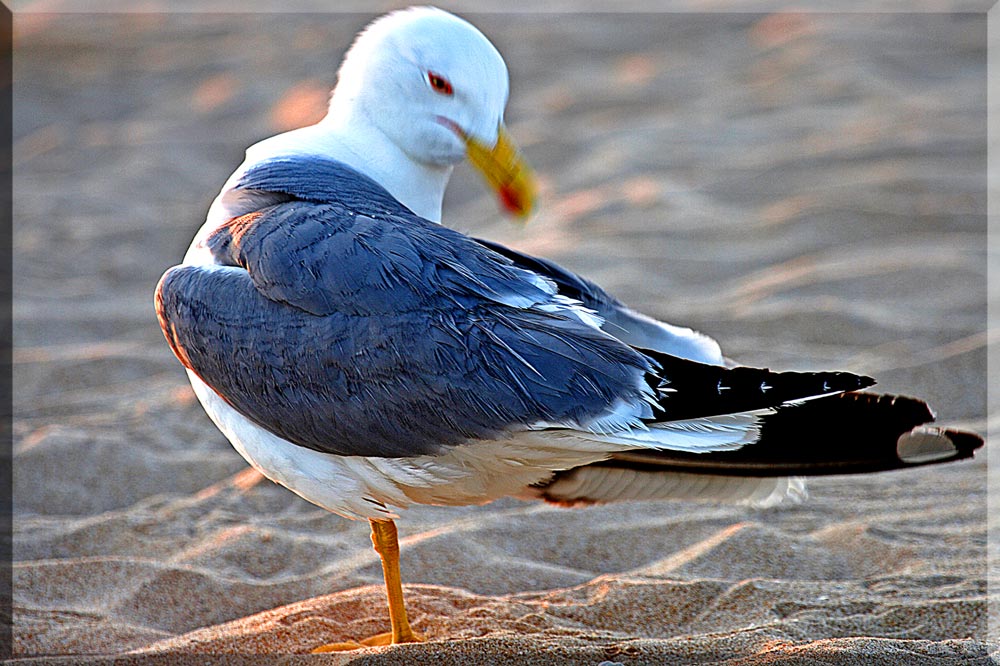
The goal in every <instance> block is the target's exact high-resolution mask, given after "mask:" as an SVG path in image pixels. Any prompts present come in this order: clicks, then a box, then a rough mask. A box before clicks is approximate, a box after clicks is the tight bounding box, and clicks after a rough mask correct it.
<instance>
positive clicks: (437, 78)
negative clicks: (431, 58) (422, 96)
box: [427, 72, 455, 95]
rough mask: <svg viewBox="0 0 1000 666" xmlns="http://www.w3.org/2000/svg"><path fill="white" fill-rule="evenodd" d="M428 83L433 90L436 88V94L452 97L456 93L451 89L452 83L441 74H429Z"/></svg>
mask: <svg viewBox="0 0 1000 666" xmlns="http://www.w3.org/2000/svg"><path fill="white" fill-rule="evenodd" d="M427 82H428V83H430V84H431V88H434V90H435V91H436V92H439V93H441V94H442V95H451V94H452V93H454V92H455V90H454V89H453V88H452V87H451V82H450V81H448V79H446V78H444V77H443V76H441V75H440V74H436V73H434V72H427Z"/></svg>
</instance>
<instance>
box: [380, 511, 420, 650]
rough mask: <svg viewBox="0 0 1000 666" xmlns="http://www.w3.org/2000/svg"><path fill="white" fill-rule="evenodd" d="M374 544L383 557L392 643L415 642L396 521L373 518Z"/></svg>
mask: <svg viewBox="0 0 1000 666" xmlns="http://www.w3.org/2000/svg"><path fill="white" fill-rule="evenodd" d="M369 522H370V523H371V525H372V545H373V546H375V552H376V553H378V555H379V557H380V558H381V559H382V577H383V578H384V579H385V596H386V598H387V599H388V601H389V622H390V623H391V624H392V643H393V644H396V643H415V642H417V641H418V640H420V639H419V638H417V637H416V636H415V635H414V633H413V630H412V629H410V621H409V620H408V619H407V618H406V606H405V605H403V579H402V577H401V576H400V575H399V539H398V538H397V537H396V523H394V522H392V521H391V520H371V521H369Z"/></svg>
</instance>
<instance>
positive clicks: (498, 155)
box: [463, 125, 537, 220]
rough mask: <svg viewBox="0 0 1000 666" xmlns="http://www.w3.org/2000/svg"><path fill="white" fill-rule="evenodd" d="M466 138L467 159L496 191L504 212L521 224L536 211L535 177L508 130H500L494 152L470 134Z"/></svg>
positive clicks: (501, 127)
mask: <svg viewBox="0 0 1000 666" xmlns="http://www.w3.org/2000/svg"><path fill="white" fill-rule="evenodd" d="M463 138H464V139H465V154H466V156H467V157H468V158H469V161H470V162H472V165H473V166H474V167H476V169H478V170H479V172H480V173H482V174H483V177H484V178H485V179H486V182H487V183H489V186H490V187H492V188H493V189H494V190H495V191H496V193H497V195H498V196H499V197H500V203H501V204H502V205H503V207H504V209H506V210H507V212H508V213H510V214H511V215H513V216H515V217H517V218H520V219H522V220H523V219H525V218H527V217H528V215H530V214H531V211H532V210H533V209H534V207H535V195H536V193H537V186H536V184H535V175H534V174H533V173H532V172H531V167H529V166H528V164H527V162H525V161H524V159H523V158H522V157H521V155H520V153H518V150H517V146H516V145H514V142H513V141H512V140H511V138H510V135H509V134H507V130H506V129H504V127H503V125H501V126H500V129H499V133H498V134H497V143H496V145H495V146H493V148H492V149H490V148H487V147H486V146H485V145H483V144H482V143H480V142H479V141H477V140H476V139H474V138H473V137H471V136H469V135H467V134H466V135H465V136H464V137H463Z"/></svg>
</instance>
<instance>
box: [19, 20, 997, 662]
mask: <svg viewBox="0 0 1000 666" xmlns="http://www.w3.org/2000/svg"><path fill="white" fill-rule="evenodd" d="M372 16H373V15H371V14H368V15H361V14H324V15H313V14H266V15H265V14H261V15H246V14H211V15H209V14H201V15H199V14H131V15H105V16H101V15H95V14H90V15H70V14H62V15H60V14H22V15H19V16H17V17H16V21H15V38H16V60H15V95H14V101H15V108H14V111H15V115H14V122H15V127H14V132H15V134H14V165H15V179H14V187H15V202H14V214H15V228H14V243H15V251H14V252H15V256H14V269H15V282H14V289H15V301H14V314H15V328H14V333H15V350H14V362H15V368H14V373H15V374H14V381H15V394H14V409H15V421H14V428H15V449H14V483H15V485H14V502H15V514H14V521H15V524H14V539H15V541H14V558H15V562H14V609H13V610H14V656H15V662H16V663H32V664H35V663H42V664H89V663H115V664H159V663H163V664H195V663H197V664H205V663H231V664H239V663H268V664H271V663H283V664H299V663H309V664H347V663H350V664H352V665H359V664H435V665H436V666H440V665H442V664H519V665H520V664H547V665H548V664H588V665H591V666H598V664H601V663H605V664H608V663H610V664H627V665H629V666H633V665H640V664H674V663H677V664H726V665H736V664H850V663H858V664H887V665H888V664H934V665H945V664H949V665H950V664H989V663H993V662H992V661H991V658H990V657H989V655H990V653H991V652H992V651H995V650H996V649H997V648H996V646H995V645H993V644H991V643H990V642H989V641H988V637H987V626H986V624H987V622H986V618H987V607H988V593H987V564H986V547H987V511H986V497H987V496H986V462H985V455H983V454H982V453H980V456H979V457H978V458H977V459H976V460H973V461H966V462H962V463H956V464H952V465H947V466H940V467H925V468H920V469H915V470H907V471H902V472H892V473H884V474H878V475H869V476H860V477H846V476H838V477H826V478H821V479H816V480H812V481H810V483H809V494H810V497H809V499H808V500H807V501H806V502H804V503H801V504H784V505H781V506H777V507H773V508H769V509H752V508H744V507H732V506H717V505H706V504H694V503H667V502H647V503H631V504H621V505H612V506H597V507H590V508H581V509H573V510H566V509H560V508H557V507H551V506H547V505H544V504H530V503H524V502H519V501H515V500H503V501H499V502H496V503H494V504H491V505H488V506H483V507H463V508H442V507H419V508H415V509H412V510H408V511H406V512H405V513H404V514H403V515H402V516H401V519H400V520H399V521H398V525H399V530H400V537H401V543H402V574H403V580H404V583H405V590H406V595H407V603H408V606H409V612H410V616H411V620H412V621H413V623H414V626H415V629H416V630H417V631H419V632H421V633H422V634H423V635H424V636H425V637H426V638H427V639H428V642H426V643H423V644H417V645H405V646H396V647H389V648H370V649H366V650H362V651H358V652H354V653H345V654H340V655H317V656H308V655H307V654H306V653H308V652H309V650H310V649H311V648H312V647H315V646H316V645H320V644H323V643H328V642H334V641H339V640H346V639H349V638H359V637H362V636H366V635H370V634H372V633H377V632H379V631H384V630H386V629H387V613H386V610H385V604H384V596H383V590H382V587H381V569H380V567H379V562H378V557H377V555H376V554H375V553H374V552H373V551H372V549H371V546H370V541H369V538H368V525H367V524H366V523H362V522H350V521H347V520H344V519H342V518H339V517H337V516H334V515H331V514H328V513H326V512H324V511H323V510H321V509H318V508H316V507H314V506H312V505H310V504H308V503H306V502H305V501H303V500H301V499H299V498H298V497H297V496H295V495H293V494H292V493H290V492H289V491H287V490H285V489H283V488H281V487H279V486H277V485H274V484H272V483H271V482H269V481H267V480H264V479H263V478H262V477H260V476H259V475H258V474H257V473H256V472H253V471H252V470H250V469H249V468H248V467H247V465H246V463H245V462H244V461H243V459H242V458H240V457H239V455H238V454H237V453H236V452H235V451H234V450H233V449H232V447H231V446H230V445H229V444H228V442H226V440H225V439H224V437H223V436H222V435H221V434H220V433H219V432H218V431H217V430H216V429H215V427H214V426H213V425H212V423H211V422H210V421H209V419H208V417H207V416H206V415H205V414H204V412H203V411H202V409H201V407H200V406H199V405H198V403H197V401H196V399H195V397H194V394H193V392H192V391H191V389H190V387H189V385H188V383H187V381H186V378H185V375H184V373H183V371H182V367H181V366H180V364H179V363H178V362H177V361H176V360H175V359H174V358H173V356H172V355H171V353H170V350H169V348H168V347H167V345H166V344H165V342H164V340H163V337H162V335H161V333H160V331H159V329H158V327H157V323H156V318H155V314H154V312H153V308H152V293H153V288H154V286H155V284H156V281H157V280H158V278H159V276H160V275H161V274H162V272H163V271H164V270H165V269H167V268H168V267H170V266H172V265H174V264H176V263H177V262H178V261H179V260H180V258H181V257H182V256H183V253H184V250H185V248H186V246H187V244H188V242H189V241H190V239H191V237H192V236H193V234H194V232H195V231H196V230H197V228H198V227H199V226H200V224H201V222H202V221H203V219H204V215H205V211H206V210H207V207H208V205H209V203H210V202H211V200H212V198H213V197H214V195H215V193H216V192H217V191H218V189H219V187H220V186H221V185H222V183H223V182H224V181H225V179H226V178H227V176H228V175H229V173H230V172H231V171H232V170H233V169H234V168H235V166H236V165H237V164H239V162H240V161H241V159H242V154H243V150H244V149H245V148H246V146H247V145H249V144H251V143H253V142H255V141H257V140H260V139H261V138H264V137H266V136H269V135H271V134H274V133H276V132H279V131H282V130H285V129H290V128H293V127H297V126H301V125H304V124H308V123H310V122H313V121H315V120H316V119H318V118H319V117H320V116H321V115H322V113H323V110H324V105H325V102H326V99H327V94H328V90H329V88H330V87H331V86H332V85H333V84H334V82H335V74H336V67H337V65H338V64H339V62H340V58H341V56H342V55H343V53H344V51H345V50H346V48H347V47H348V46H349V45H350V41H351V39H352V37H353V35H354V34H355V33H356V32H357V30H358V29H360V28H361V27H363V26H364V25H365V24H366V23H367V22H368V21H369V20H370V19H371V18H372ZM465 16H466V17H467V18H469V19H470V20H471V21H472V22H473V23H475V24H476V25H477V26H479V27H480V28H481V29H482V30H483V32H484V33H485V34H486V35H488V36H489V37H490V38H491V39H492V40H493V41H494V43H495V44H496V45H497V47H498V48H499V50H500V51H501V52H502V53H503V54H504V57H505V59H506V61H507V64H508V67H509V69H510V71H511V82H512V83H511V101H510V106H509V108H508V114H507V122H508V125H509V127H510V129H511V132H512V134H513V135H514V137H515V138H516V139H517V140H518V142H519V143H520V145H521V147H522V148H523V150H524V154H525V156H526V158H527V159H528V160H529V161H530V162H531V163H532V165H533V166H534V168H535V169H536V171H537V173H538V175H539V177H540V179H541V184H542V198H541V210H540V212H539V214H538V215H537V216H536V217H535V218H534V219H533V220H532V221H531V223H530V224H528V225H527V226H524V227H519V226H515V225H511V224H510V223H509V222H507V221H506V220H504V219H503V218H502V217H501V216H500V214H499V213H498V211H497V206H496V203H495V202H494V201H493V199H492V198H491V197H490V195H489V193H488V192H487V190H486V188H485V187H484V186H483V185H482V184H481V183H480V182H479V180H478V176H476V175H475V174H474V173H473V172H472V171H471V170H470V169H469V167H468V166H462V167H460V168H459V169H458V170H457V171H456V174H455V177H454V178H453V181H452V186H451V189H450V190H449V192H448V196H447V198H446V201H445V215H444V219H445V223H446V224H448V225H449V226H452V227H455V228H458V229H461V230H463V231H469V232H471V233H474V234H475V235H478V236H482V237H485V238H489V239H493V240H496V241H499V242H502V243H505V244H508V245H510V246H512V247H515V248H517V249H519V250H522V251H524V252H529V253H532V254H537V255H541V256H545V257H548V258H550V259H554V260H556V261H558V262H559V263H561V264H563V265H565V266H566V267H568V268H571V269H573V270H575V271H577V272H579V273H581V274H583V275H585V276H587V277H589V278H591V279H593V280H595V281H597V282H599V283H601V284H602V285H604V286H605V287H607V288H608V289H609V290H610V291H612V292H613V293H615V294H616V295H618V296H619V297H620V298H622V300H624V301H625V302H627V303H629V304H631V305H633V306H634V307H636V308H637V309H639V310H641V311H644V312H646V313H648V314H650V315H653V316H656V317H659V318H662V319H665V320H668V321H671V322H675V323H681V324H684V325H687V326H692V327H694V328H697V329H699V330H702V331H704V332H705V333H708V334H710V335H712V336H713V337H715V338H717V339H718V340H720V341H721V343H722V346H723V349H724V351H725V352H726V353H727V355H728V356H730V357H732V358H734V359H738V360H739V361H741V362H743V363H746V364H748V365H755V366H767V367H772V368H777V369H802V370H813V369H820V368H822V369H844V370H850V371H856V372H863V373H866V374H870V375H873V376H875V377H876V378H877V379H878V380H879V384H878V387H877V388H878V389H879V390H880V391H883V392H887V393H899V394H906V395H915V396H920V397H922V398H924V399H926V400H928V401H929V402H930V404H931V405H932V406H933V408H934V409H935V411H936V413H937V415H938V419H939V421H940V422H941V423H944V424H948V425H951V426H957V427H962V428H966V429H971V430H974V431H977V432H979V433H981V434H985V431H986V424H987V421H988V414H987V406H986V345H987V342H988V339H989V337H988V334H987V326H986V178H985V164H986V87H985V81H986V22H985V18H984V17H983V16H982V15H973V14H963V15H958V14H956V15H942V14H937V15H931V14H685V13H674V14H668V13H662V14H586V13H562V14H542V15H533V16H530V17H527V16H526V15H518V14H502V13H488V14H465ZM819 427H822V426H821V425H820V426H819ZM802 441H803V445H804V446H808V444H809V433H803V438H802Z"/></svg>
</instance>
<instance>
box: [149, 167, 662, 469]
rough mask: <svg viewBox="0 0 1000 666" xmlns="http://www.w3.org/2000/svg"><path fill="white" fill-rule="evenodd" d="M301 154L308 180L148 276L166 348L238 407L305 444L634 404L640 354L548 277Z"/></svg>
mask: <svg viewBox="0 0 1000 666" xmlns="http://www.w3.org/2000/svg"><path fill="white" fill-rule="evenodd" d="M273 171H274V170H273V169H272V172H273ZM304 171H305V172H308V173H311V174H312V175H313V177H314V178H315V179H316V183H317V184H316V187H315V189H314V190H308V188H307V186H306V185H308V183H307V184H306V185H301V184H300V185H297V186H296V187H298V191H296V192H291V193H290V194H291V195H293V196H294V197H296V198H292V199H290V200H287V201H281V202H279V203H274V204H271V205H269V206H267V207H265V208H263V209H261V210H258V211H255V212H252V213H248V214H246V215H243V216H241V217H239V218H235V219H233V220H231V221H230V222H229V223H228V224H226V225H224V226H223V227H222V228H220V229H219V230H218V231H217V232H215V234H213V235H212V236H211V237H210V238H209V239H208V242H207V244H208V246H209V247H210V248H211V251H212V253H213V255H214V256H215V258H216V260H217V261H218V262H219V264H221V265H219V266H178V267H175V268H173V269H171V270H169V271H167V273H166V274H165V275H164V277H163V278H162V279H161V282H160V285H159V286H158V288H157V311H158V314H159V316H160V320H161V326H162V327H163V330H164V333H165V334H166V336H167V339H168V341H169V342H170V344H171V346H172V347H173V349H174V351H175V353H176V354H177V356H178V358H179V359H181V361H182V362H183V363H184V364H185V365H186V366H187V367H188V368H190V369H191V370H193V371H194V372H195V373H196V374H198V376H199V377H201V379H202V380H203V381H205V383H206V384H208V385H209V386H210V387H212V388H213V389H214V390H215V391H216V392H217V393H218V394H219V395H220V396H222V397H223V398H224V399H225V400H226V401H227V402H229V403H230V404H231V405H232V406H233V407H234V408H235V409H237V410H238V411H239V412H240V413H242V414H243V415H244V416H246V417H248V418H250V419H251V420H253V421H254V422H256V423H257V424H258V425H261V426H262V427H264V428H266V429H268V430H270V431H271V432H273V433H275V434H277V435H279V436H280V437H283V438H284V439H287V440H289V441H291V442H293V443H295V444H298V445H301V446H306V447H309V448H313V449H316V450H319V451H325V452H331V453H337V454H342V455H369V456H372V455H374V456H410V455H417V454H422V453H430V452H434V451H437V450H439V449H440V448H441V447H442V446H448V445H454V444H459V443H462V442H465V441H468V440H470V439H473V440H474V439H487V438H489V439H492V438H496V437H501V436H503V434H504V433H505V432H507V431H509V430H511V429H524V428H526V427H529V426H530V425H532V424H534V423H536V422H539V421H543V422H549V423H560V424H567V425H569V424H576V425H577V426H579V427H584V426H585V424H587V423H588V422H590V421H592V420H594V419H596V418H600V417H601V416H602V415H606V414H607V413H608V412H610V411H613V410H615V409H616V408H620V405H621V404H622V403H625V404H629V405H633V404H634V405H636V407H635V409H634V410H633V411H635V412H636V414H637V415H639V416H650V415H651V410H650V408H649V406H648V405H647V404H646V403H645V402H644V400H645V398H644V396H645V395H646V394H648V393H649V389H648V387H647V386H646V384H645V381H644V376H645V373H646V372H648V371H650V370H651V367H652V366H651V362H650V360H649V359H648V357H646V356H645V355H643V354H642V353H640V352H638V351H636V350H633V349H631V348H629V347H628V346H627V345H624V344H622V343H621V342H619V341H617V340H615V339H614V338H612V337H610V336H608V335H605V334H603V333H602V332H601V331H599V330H597V329H595V328H592V327H590V326H588V325H586V324H584V323H582V322H581V321H578V320H576V319H574V318H573V317H571V316H566V315H564V314H560V312H559V307H562V308H563V309H565V306H564V305H560V306H559V307H557V304H554V303H553V301H552V299H553V295H552V291H553V290H552V288H551V285H550V284H549V283H547V282H546V281H544V280H542V279H541V278H539V277H538V276H537V275H534V274H532V273H530V272H528V271H525V270H523V269H521V268H518V267H516V266H514V265H513V264H512V262H510V261H509V260H507V259H505V258H504V257H502V256H500V255H498V254H496V253H494V252H492V251H490V250H488V249H487V248H484V247H483V246H481V245H479V244H477V243H475V242H473V241H471V240H470V239H468V238H467V237H465V236H463V235H461V234H459V233H457V232H454V231H451V230H449V229H446V228H443V227H440V226H438V225H435V224H433V223H430V222H427V221H425V220H422V219H421V218H419V217H417V216H415V215H412V214H411V213H409V212H408V211H407V210H406V209H405V208H403V207H402V206H400V205H398V204H395V206H393V205H392V202H391V200H390V201H380V200H379V198H378V196H369V195H368V193H367V192H366V191H365V187H366V186H368V185H367V184H366V183H364V182H363V181H358V180H353V179H351V177H350V174H345V173H343V172H342V171H337V172H334V173H331V172H329V171H328V172H323V171H322V170H321V169H320V168H319V167H318V166H317V165H315V164H314V165H311V166H309V167H308V168H307V169H303V168H302V165H299V168H298V169H296V172H297V173H303V172H304ZM252 176H253V174H251V179H250V180H249V183H248V186H254V187H258V188H264V189H266V190H268V191H270V190H271V189H272V188H273V187H275V184H274V182H268V179H270V180H272V181H276V182H285V183H287V182H288V180H287V179H285V180H284V181H282V179H281V178H280V177H278V176H280V173H279V174H278V176H275V174H274V173H270V175H268V174H265V176H266V178H264V177H261V178H258V179H257V180H256V181H255V180H253V178H252ZM331 178H340V179H341V180H345V179H347V180H348V181H349V182H348V184H349V185H351V187H347V188H344V187H340V188H333V189H334V191H333V192H332V193H330V192H324V191H322V190H321V188H328V187H331V186H330V183H331ZM333 182H334V185H336V182H335V180H334V181H333ZM293 184H294V183H293ZM341 184H343V183H341ZM368 187H370V186H368ZM352 188H353V189H352ZM352 193H353V194H352ZM376 194H377V193H376ZM302 196H307V197H309V198H310V199H320V198H324V197H325V198H328V199H330V200H329V201H326V202H317V201H312V200H306V199H302V198H298V197H302ZM355 196H356V197H357V201H354V200H353V199H352V197H355ZM263 200H266V201H274V200H275V199H274V198H273V197H271V198H269V199H268V198H265V199H263ZM372 202H375V203H372Z"/></svg>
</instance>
